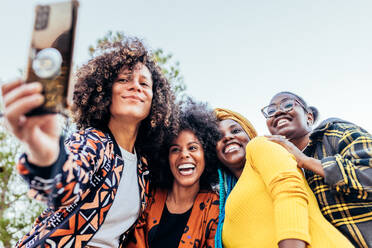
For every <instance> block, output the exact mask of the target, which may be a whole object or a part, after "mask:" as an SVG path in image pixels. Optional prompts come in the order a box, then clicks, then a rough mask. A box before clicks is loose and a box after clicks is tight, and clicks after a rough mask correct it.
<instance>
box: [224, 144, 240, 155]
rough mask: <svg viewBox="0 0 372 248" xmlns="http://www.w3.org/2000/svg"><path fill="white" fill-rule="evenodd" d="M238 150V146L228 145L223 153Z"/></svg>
mask: <svg viewBox="0 0 372 248" xmlns="http://www.w3.org/2000/svg"><path fill="white" fill-rule="evenodd" d="M239 149H240V146H239V145H238V144H230V145H228V146H226V147H225V153H229V152H233V151H236V150H239Z"/></svg>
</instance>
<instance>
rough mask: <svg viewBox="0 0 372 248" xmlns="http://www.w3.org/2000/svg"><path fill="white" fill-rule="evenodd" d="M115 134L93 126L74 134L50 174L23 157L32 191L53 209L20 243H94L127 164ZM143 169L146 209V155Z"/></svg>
mask: <svg viewBox="0 0 372 248" xmlns="http://www.w3.org/2000/svg"><path fill="white" fill-rule="evenodd" d="M111 137H113V136H112V135H110V133H109V131H107V133H106V132H101V131H99V130H97V129H93V128H88V129H86V130H82V131H80V132H78V133H75V134H73V135H72V136H71V137H70V138H69V139H68V140H67V141H66V143H65V147H66V148H67V149H68V153H67V152H66V151H65V150H64V149H63V147H64V146H63V143H62V145H61V153H60V155H59V158H58V160H57V162H56V163H55V164H54V165H53V166H51V167H53V169H52V170H51V171H49V172H48V173H45V170H44V171H43V170H42V169H40V168H37V169H35V168H33V166H32V165H30V164H28V163H27V159H26V158H25V156H23V157H21V159H20V161H19V163H18V166H17V169H18V171H19V173H20V174H21V175H22V177H23V178H24V179H25V180H26V181H27V182H28V183H29V185H30V191H29V195H30V196H32V197H34V198H35V199H38V200H42V201H45V202H47V203H48V206H49V207H48V208H47V209H46V210H45V211H44V212H43V213H42V214H41V215H40V216H39V218H38V219H37V220H36V222H35V223H34V226H33V227H32V229H31V231H30V232H29V233H28V234H26V235H25V236H24V237H23V238H22V239H21V240H20V241H19V242H18V244H17V246H16V247H22V248H31V247H38V248H39V247H46V248H52V247H69V248H71V247H74V248H80V247H85V246H86V245H87V244H88V242H89V240H90V239H91V238H92V237H93V235H94V234H95V233H96V232H97V230H98V229H99V228H100V226H101V225H102V223H103V221H104V220H105V217H106V215H107V213H108V211H109V209H110V207H111V205H112V203H113V201H114V198H115V194H116V192H117V189H118V186H119V182H120V178H121V175H122V171H123V169H124V167H125V164H124V160H123V159H122V157H121V156H120V154H121V153H120V149H119V146H118V145H117V144H116V142H115V140H114V139H113V138H111ZM137 169H138V170H137V171H138V183H139V188H140V196H141V211H143V210H144V209H145V207H146V201H147V197H148V196H147V194H146V189H147V187H148V173H149V171H148V168H147V164H146V161H145V160H144V159H143V158H139V159H138V166H137ZM133 226H134V225H133ZM124 231H125V230H123V232H124ZM128 231H129V230H128ZM128 231H127V232H126V233H123V235H122V237H121V238H120V241H121V242H122V241H123V240H124V239H125V238H126V237H127V233H128Z"/></svg>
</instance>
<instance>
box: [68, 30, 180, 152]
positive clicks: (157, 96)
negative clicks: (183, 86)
mask: <svg viewBox="0 0 372 248" xmlns="http://www.w3.org/2000/svg"><path fill="white" fill-rule="evenodd" d="M99 51H100V55H98V56H96V57H95V58H93V59H91V60H90V61H88V63H87V64H85V65H83V66H82V67H81V68H80V69H79V70H78V72H77V74H76V75H77V83H76V85H75V91H74V97H73V101H74V105H73V108H72V111H73V115H74V120H75V122H76V124H77V127H78V128H79V129H84V128H87V127H94V128H98V129H102V130H106V129H107V128H108V122H109V120H110V115H111V114H110V105H111V101H112V86H113V83H114V81H115V79H116V78H117V76H118V74H119V72H120V71H121V70H122V68H126V69H128V70H130V71H131V70H133V68H134V67H135V65H136V64H137V63H139V62H140V63H142V64H144V65H145V66H146V67H147V68H148V69H149V71H150V72H151V75H152V80H153V99H152V104H151V110H150V114H149V116H148V117H147V118H146V119H144V120H143V121H142V122H141V125H140V128H139V131H138V136H137V140H136V147H137V149H138V150H142V154H141V155H144V154H143V152H145V153H146V152H147V151H146V150H152V148H153V145H151V144H149V143H153V144H154V145H155V143H157V144H159V143H162V140H163V138H164V137H165V136H167V134H166V133H167V131H168V130H172V129H174V128H175V127H176V126H177V121H176V120H177V116H178V110H177V105H176V104H175V103H174V101H175V96H174V93H173V91H172V89H171V86H170V84H169V82H168V80H167V79H166V78H165V77H164V75H163V73H162V70H161V68H160V67H159V66H158V64H157V62H156V60H155V57H154V56H153V54H152V53H151V52H150V51H149V50H148V49H147V48H146V47H145V45H144V44H143V42H142V41H141V40H140V39H138V38H135V37H124V38H123V40H122V41H119V42H113V43H105V44H103V45H101V46H100V47H99ZM172 125H173V126H175V127H173V128H172V127H171V126H172ZM155 140H156V142H154V141H155Z"/></svg>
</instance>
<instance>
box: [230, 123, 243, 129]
mask: <svg viewBox="0 0 372 248" xmlns="http://www.w3.org/2000/svg"><path fill="white" fill-rule="evenodd" d="M234 127H240V128H242V127H241V126H240V125H239V124H236V123H234V124H231V125H230V126H229V128H234Z"/></svg>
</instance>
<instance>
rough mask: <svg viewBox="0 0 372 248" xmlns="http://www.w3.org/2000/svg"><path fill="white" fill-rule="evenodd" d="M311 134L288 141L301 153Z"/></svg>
mask: <svg viewBox="0 0 372 248" xmlns="http://www.w3.org/2000/svg"><path fill="white" fill-rule="evenodd" d="M310 134H311V132H308V133H306V134H305V135H304V136H302V137H299V138H295V139H291V140H289V141H290V142H292V144H294V145H295V146H296V147H297V148H298V149H299V150H300V151H303V150H304V149H305V148H306V146H307V144H309V141H310Z"/></svg>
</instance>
